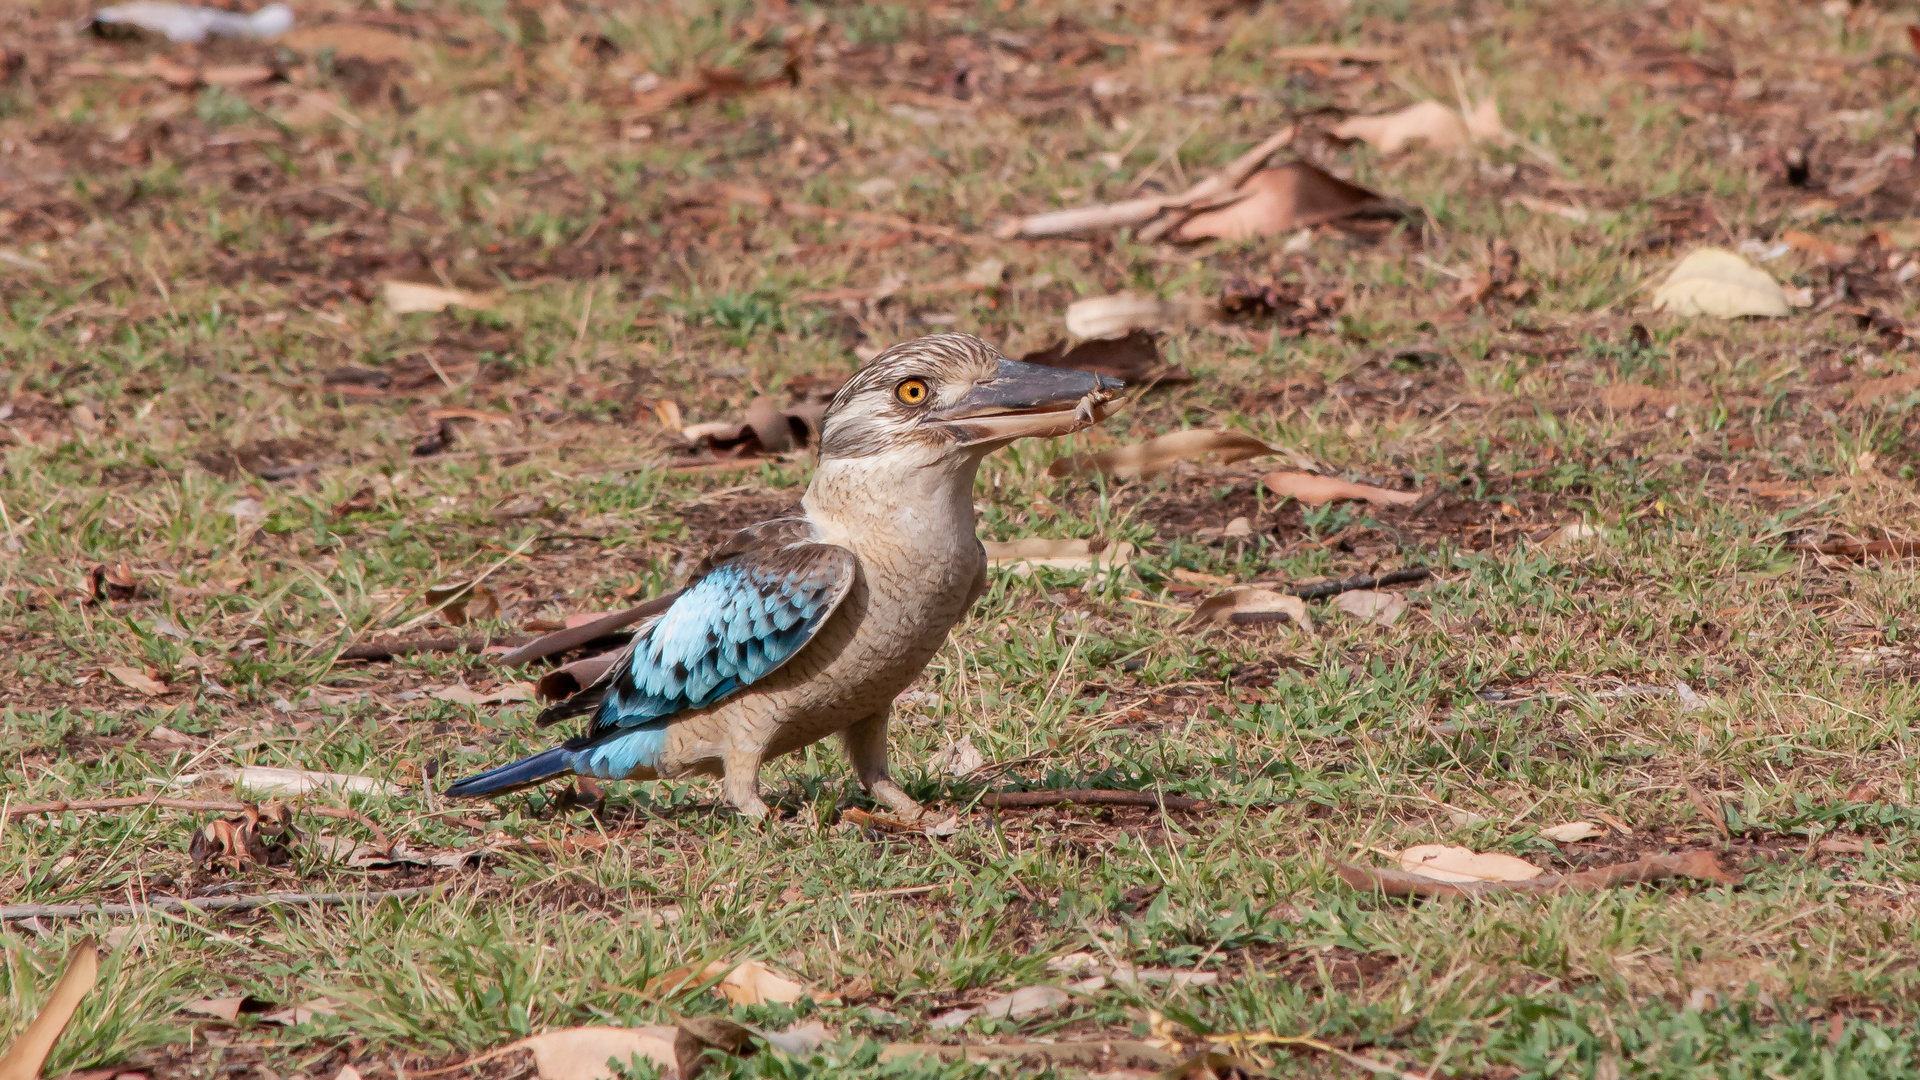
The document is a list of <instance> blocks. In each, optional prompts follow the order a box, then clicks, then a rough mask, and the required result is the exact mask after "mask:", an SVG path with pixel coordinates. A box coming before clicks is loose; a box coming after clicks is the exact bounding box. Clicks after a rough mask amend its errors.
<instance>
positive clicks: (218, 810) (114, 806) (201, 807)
mask: <svg viewBox="0 0 1920 1080" xmlns="http://www.w3.org/2000/svg"><path fill="white" fill-rule="evenodd" d="M135 806H142V807H144V806H158V807H161V808H163V809H167V810H193V811H197V812H199V813H203V814H239V813H244V812H245V811H246V809H247V804H246V803H243V802H208V801H205V800H201V799H156V798H154V797H152V796H150V795H131V796H126V797H123V798H117V799H71V800H63V801H61V802H48V803H24V804H22V805H20V806H14V807H9V808H8V809H7V811H6V818H5V820H11V819H13V818H17V817H27V816H28V815H31V814H60V813H65V812H66V811H68V810H125V809H127V808H129V807H135ZM300 809H301V810H302V811H303V812H305V813H309V814H312V815H313V816H315V817H325V818H336V819H338V820H341V821H353V822H358V823H359V824H360V825H361V827H363V828H365V829H366V830H367V831H368V832H370V833H372V834H373V841H374V844H375V846H377V847H378V848H379V849H380V850H381V851H383V852H391V851H392V850H393V841H392V840H389V839H388V838H387V833H386V830H385V829H382V828H381V827H380V826H378V825H375V824H374V823H373V819H372V818H370V817H368V816H367V815H365V814H362V813H360V812H359V811H358V810H347V809H343V808H341V807H337V806H302V807H300Z"/></svg>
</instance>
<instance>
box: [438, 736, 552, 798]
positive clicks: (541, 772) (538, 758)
mask: <svg viewBox="0 0 1920 1080" xmlns="http://www.w3.org/2000/svg"><path fill="white" fill-rule="evenodd" d="M571 759H572V752H571V751H569V750H568V749H567V748H566V747H564V746H556V747H554V748H553V749H551V750H544V751H542V752H540V753H538V754H535V755H533V756H532V757H527V758H521V759H520V760H519V761H516V762H513V763H512V764H510V765H502V766H500V767H499V768H497V769H488V770H487V771H486V772H483V773H479V774H477V775H474V776H469V777H467V778H466V779H465V780H461V781H459V782H457V783H455V784H454V785H453V786H452V787H449V788H447V790H446V795H447V797H448V798H451V799H484V798H486V797H488V796H490V795H505V794H507V793H508V792H511V791H519V790H520V789H521V788H530V787H532V786H534V785H535V784H542V783H545V782H547V781H548V780H551V779H553V778H554V777H556V776H565V775H566V774H568V773H570V772H572V771H573V763H572V760H571Z"/></svg>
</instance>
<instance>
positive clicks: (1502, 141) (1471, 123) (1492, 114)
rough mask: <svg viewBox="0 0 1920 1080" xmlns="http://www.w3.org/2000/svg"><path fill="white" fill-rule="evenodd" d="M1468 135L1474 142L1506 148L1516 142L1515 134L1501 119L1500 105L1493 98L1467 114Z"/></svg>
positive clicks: (1476, 106)
mask: <svg viewBox="0 0 1920 1080" xmlns="http://www.w3.org/2000/svg"><path fill="white" fill-rule="evenodd" d="M1467 134H1469V135H1471V136H1473V141H1474V142H1483V143H1492V144H1494V145H1495V146H1506V145H1509V144H1511V143H1512V142H1514V141H1515V140H1514V135H1513V132H1511V131H1508V130H1507V125H1506V123H1505V122H1504V121H1502V120H1501V119H1500V103H1499V102H1497V101H1495V100H1494V99H1492V98H1487V99H1486V100H1484V101H1482V102H1481V103H1480V104H1478V105H1475V106H1474V107H1473V111H1472V112H1469V113H1468V114H1467Z"/></svg>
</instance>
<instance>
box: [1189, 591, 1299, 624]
mask: <svg viewBox="0 0 1920 1080" xmlns="http://www.w3.org/2000/svg"><path fill="white" fill-rule="evenodd" d="M1189 619H1190V621H1192V622H1197V623H1229V624H1232V625H1234V626H1257V625H1260V624H1262V623H1274V622H1291V623H1293V624H1294V625H1295V626H1298V627H1300V628H1301V629H1302V630H1306V631H1308V632H1312V630H1313V618H1312V617H1311V616H1309V615H1308V614H1307V604H1306V601H1304V600H1302V599H1300V598H1299V597H1297V596H1293V595H1291V594H1288V593H1283V592H1275V591H1273V590H1272V589H1262V588H1258V587H1253V588H1246V589H1228V590H1227V591H1226V592H1223V593H1220V594H1219V595H1217V596H1210V597H1208V598H1207V599H1205V600H1203V601H1201V603H1200V606H1199V607H1197V608H1194V609H1193V614H1192V615H1191V616H1189Z"/></svg>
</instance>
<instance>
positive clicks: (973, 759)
mask: <svg viewBox="0 0 1920 1080" xmlns="http://www.w3.org/2000/svg"><path fill="white" fill-rule="evenodd" d="M986 763H987V759H986V756H985V755H984V754H982V753H980V751H979V750H976V749H975V748H974V745H973V737H972V736H971V735H962V736H960V738H959V740H958V741H955V742H950V743H948V744H947V745H945V746H943V747H941V748H940V752H939V753H936V754H934V755H933V756H932V757H930V758H928V759H927V768H929V769H931V770H933V771H934V772H942V773H946V774H947V775H948V776H955V777H959V776H971V775H973V774H974V773H976V772H979V771H980V769H981V767H982V766H984V765H986Z"/></svg>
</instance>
